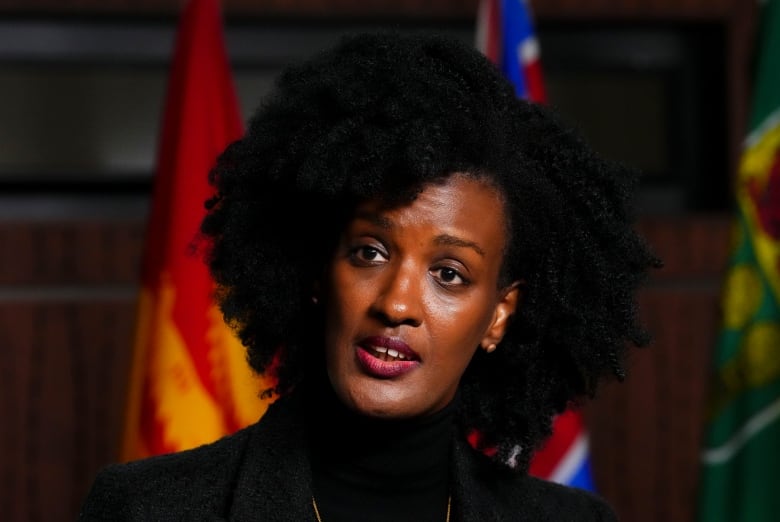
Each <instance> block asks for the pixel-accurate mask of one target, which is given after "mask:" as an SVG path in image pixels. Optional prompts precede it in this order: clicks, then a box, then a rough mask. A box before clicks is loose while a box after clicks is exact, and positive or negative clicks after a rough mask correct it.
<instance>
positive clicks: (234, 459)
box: [79, 426, 255, 520]
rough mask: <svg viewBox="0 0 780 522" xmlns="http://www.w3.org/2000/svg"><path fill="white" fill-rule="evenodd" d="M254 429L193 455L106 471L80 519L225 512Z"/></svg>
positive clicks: (94, 486) (194, 451)
mask: <svg viewBox="0 0 780 522" xmlns="http://www.w3.org/2000/svg"><path fill="white" fill-rule="evenodd" d="M253 429H255V428H254V426H250V427H248V428H244V429H242V430H239V431H238V432H236V433H234V434H232V435H229V436H226V437H223V438H221V439H219V440H217V441H215V442H213V443H210V444H205V445H203V446H199V447H197V448H194V449H191V450H186V451H181V452H177V453H170V454H166V455H157V456H154V457H149V458H146V459H141V460H136V461H132V462H127V463H121V464H111V465H109V466H107V467H105V468H104V469H102V470H101V471H100V472H99V473H98V474H97V476H96V478H95V481H94V482H93V484H92V487H91V489H90V491H89V494H88V495H87V498H86V500H85V501H84V504H83V505H82V509H81V512H80V514H79V520H152V519H154V520H166V519H168V520H170V519H174V518H176V517H177V516H178V517H181V516H185V517H192V518H196V517H198V516H200V515H203V516H204V517H207V516H208V514H215V513H220V512H223V511H224V508H225V502H227V501H228V495H227V493H228V490H229V485H230V484H231V483H232V482H233V480H234V476H235V474H236V472H237V470H238V468H239V465H240V462H241V460H242V456H243V453H244V452H245V448H246V445H247V442H248V440H249V439H250V434H251V432H252V430H253Z"/></svg>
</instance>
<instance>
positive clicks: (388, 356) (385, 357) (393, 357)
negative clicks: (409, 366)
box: [365, 346, 413, 362]
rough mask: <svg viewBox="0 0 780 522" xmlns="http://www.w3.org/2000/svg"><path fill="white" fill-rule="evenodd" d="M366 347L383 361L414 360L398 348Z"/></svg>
mask: <svg viewBox="0 0 780 522" xmlns="http://www.w3.org/2000/svg"><path fill="white" fill-rule="evenodd" d="M365 348H366V351H367V352H368V353H370V354H371V355H373V356H374V357H376V358H377V359H379V360H381V361H385V362H393V361H411V360H413V359H412V358H411V357H407V356H406V355H404V354H402V353H400V352H399V351H398V350H394V349H392V348H385V347H384V346H366V347H365Z"/></svg>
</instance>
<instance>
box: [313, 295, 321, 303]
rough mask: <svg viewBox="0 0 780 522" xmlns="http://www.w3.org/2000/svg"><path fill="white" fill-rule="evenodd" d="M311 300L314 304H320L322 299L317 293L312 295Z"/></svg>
mask: <svg viewBox="0 0 780 522" xmlns="http://www.w3.org/2000/svg"><path fill="white" fill-rule="evenodd" d="M311 302H312V304H315V305H316V304H318V303H319V302H320V300H319V299H317V296H316V295H313V296H311Z"/></svg>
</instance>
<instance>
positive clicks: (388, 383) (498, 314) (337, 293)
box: [322, 174, 519, 418]
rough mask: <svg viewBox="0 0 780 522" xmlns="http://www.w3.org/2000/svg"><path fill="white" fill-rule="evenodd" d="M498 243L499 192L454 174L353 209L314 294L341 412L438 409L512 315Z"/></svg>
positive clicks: (512, 296)
mask: <svg viewBox="0 0 780 522" xmlns="http://www.w3.org/2000/svg"><path fill="white" fill-rule="evenodd" d="M505 241H506V233H505V217H504V204H503V200H502V198H501V197H500V195H499V193H498V192H497V191H496V190H495V189H494V188H492V187H491V186H490V185H488V184H486V183H485V182H484V181H480V180H478V179H475V178H470V177H467V176H465V175H462V174H454V175H452V176H450V177H449V178H448V179H447V180H446V182H444V183H442V184H436V185H427V186H426V187H425V188H424V190H423V191H422V192H421V193H420V194H419V196H418V197H417V198H416V199H415V200H414V201H413V202H412V203H410V204H408V205H406V206H401V207H396V208H392V209H387V208H383V207H382V205H380V204H378V203H377V202H367V203H364V204H362V205H360V206H359V207H358V208H357V210H356V212H355V216H354V217H353V219H352V220H351V221H350V222H349V223H348V224H347V227H346V229H345V231H344V233H343V235H342V237H341V239H340V242H339V245H338V247H337V249H336V252H335V255H334V257H333V259H332V261H331V264H330V266H329V268H328V271H327V274H326V278H325V281H324V283H325V284H324V285H323V286H324V288H323V290H324V295H323V296H322V297H323V305H324V306H325V313H326V326H325V332H326V337H325V343H326V361H327V371H328V375H329V377H330V381H331V383H332V385H333V388H334V389H335V391H336V394H337V395H338V396H339V398H340V399H341V400H342V402H344V403H345V404H346V405H347V406H349V407H350V408H352V409H353V410H355V411H357V412H360V413H363V414H365V415H370V416H376V417H388V418H403V417H413V416H420V415H427V414H431V413H433V412H436V411H437V410H439V409H441V408H442V407H444V406H445V405H447V404H448V403H449V402H450V401H451V400H452V399H453V397H454V396H455V392H456V390H457V387H458V383H459V381H460V378H461V376H462V375H463V372H464V371H465V369H466V366H467V365H468V364H469V361H470V360H471V358H472V356H473V355H474V353H475V351H476V350H477V349H478V348H479V347H480V346H481V347H482V348H489V347H491V345H495V344H497V343H498V342H499V341H500V340H501V338H502V337H503V335H504V331H505V328H506V325H507V320H508V319H509V316H510V315H511V314H512V313H514V311H515V307H516V306H517V300H518V292H519V290H518V286H517V284H513V285H511V286H510V287H508V288H505V289H499V288H498V279H499V271H500V269H501V263H502V255H503V250H504V244H505ZM492 347H493V348H494V347H495V346H492Z"/></svg>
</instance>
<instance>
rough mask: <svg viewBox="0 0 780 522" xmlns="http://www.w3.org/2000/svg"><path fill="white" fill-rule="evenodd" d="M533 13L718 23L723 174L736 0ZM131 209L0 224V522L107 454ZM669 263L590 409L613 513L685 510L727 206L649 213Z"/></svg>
mask: <svg viewBox="0 0 780 522" xmlns="http://www.w3.org/2000/svg"><path fill="white" fill-rule="evenodd" d="M533 4H534V6H533V7H534V10H535V13H536V16H537V18H538V19H539V20H540V21H542V22H543V21H545V20H558V19H566V20H570V21H575V22H581V23H583V24H587V23H591V22H593V21H598V20H604V19H609V20H612V21H616V22H618V23H619V22H620V21H627V22H629V21H633V22H635V21H638V20H639V21H650V22H658V23H666V22H669V21H679V20H708V21H711V22H713V23H718V24H722V25H723V27H724V28H725V30H726V31H727V34H728V42H727V51H726V53H727V56H725V57H724V59H725V60H726V63H727V73H728V74H727V75H726V77H727V80H726V81H727V85H726V89H727V93H728V100H729V106H728V119H729V126H728V127H729V138H728V141H729V147H730V154H729V161H730V163H731V167H730V171H732V172H733V165H734V164H735V163H736V160H737V157H738V151H739V143H740V140H741V136H742V134H743V131H744V122H745V115H746V107H747V104H748V63H749V53H750V42H751V38H752V31H753V27H754V25H755V24H754V15H755V13H754V10H753V8H752V5H751V4H752V2H748V1H746V0H537V1H535V2H533ZM180 5H181V1H179V0H145V1H137V2H130V1H122V0H70V1H65V0H27V1H24V0H16V1H14V0H1V1H0V17H8V18H13V17H24V16H30V15H38V14H41V13H43V14H50V15H57V16H59V15H84V14H86V15H96V14H97V15H102V14H109V15H112V16H117V15H125V14H127V15H137V14H148V13H153V14H160V13H163V14H166V13H167V14H171V15H173V14H175V13H176V11H177V10H178V9H179V7H180ZM225 8H226V14H227V16H232V17H241V16H244V15H248V16H249V15H251V16H258V15H269V16H270V15H274V16H278V15H282V16H286V17H295V16H301V17H317V16H324V15H328V16H344V15H349V16H384V15H392V16H419V17H426V18H433V19H438V18H441V19H442V20H444V19H447V18H449V17H460V18H462V17H468V16H473V14H474V13H475V10H476V1H475V0H452V1H446V0H428V1H425V0H373V1H368V0H362V1H361V0H334V1H329V2H326V1H324V0H321V1H317V0H297V1H294V0H286V1H285V0H276V1H273V0H267V1H251V0H232V1H227V2H226V3H225ZM144 226H145V224H144V222H143V219H141V218H127V219H111V220H100V219H89V218H85V217H83V216H82V217H78V216H75V217H74V218H73V219H66V220H62V219H57V220H46V219H35V220H25V219H11V218H5V219H3V220H2V221H0V382H1V383H2V388H1V389H2V392H0V419H2V420H1V421H0V426H1V427H0V518H2V519H3V520H8V521H38V520H45V521H59V520H62V521H65V520H73V519H75V517H76V514H77V512H78V507H79V504H80V502H81V500H82V499H83V497H84V495H85V493H86V491H87V488H88V486H89V484H90V482H91V480H92V478H93V477H94V474H95V472H96V471H97V470H98V469H99V468H100V467H101V466H102V465H104V464H106V463H108V462H110V461H112V460H114V459H115V458H116V449H117V443H118V440H119V432H120V429H121V419H122V406H123V403H124V393H125V386H126V384H127V383H126V374H127V369H128V364H129V359H130V348H131V342H132V334H133V326H134V311H135V298H136V290H137V286H138V264H139V258H140V251H141V247H142V244H143V236H144ZM640 226H641V229H642V231H643V232H644V233H645V234H646V236H647V237H648V239H649V241H650V243H651V245H653V247H654V248H655V250H656V251H657V252H658V254H659V255H660V256H661V257H662V258H663V259H664V260H665V262H666V267H665V268H664V269H663V270H661V271H659V272H658V273H656V274H654V276H653V277H652V278H651V280H650V281H649V282H648V284H647V285H646V288H645V289H644V290H643V291H642V294H641V304H642V308H643V316H644V317H645V319H646V321H647V323H648V326H649V328H650V330H651V331H652V332H653V334H654V342H653V344H652V346H650V347H648V348H646V349H643V350H641V351H636V352H635V355H634V357H633V359H632V362H631V366H630V368H629V378H628V380H627V381H626V382H625V383H623V384H611V385H609V386H606V387H605V388H604V389H602V390H601V392H600V393H599V395H598V397H597V400H596V401H595V402H593V403H592V404H590V405H589V406H588V407H587V408H586V415H587V420H588V427H589V431H590V435H591V454H592V459H593V466H594V474H595V480H596V483H597V487H598V489H599V491H600V492H601V494H603V496H605V497H606V498H607V499H608V500H609V502H610V503H612V504H613V505H614V506H615V508H616V510H617V511H618V513H619V515H620V517H621V520H623V521H627V522H650V521H657V520H665V521H673V522H690V521H692V520H694V513H695V506H696V503H695V499H696V490H697V483H698V450H699V442H700V437H701V434H702V427H703V422H704V419H703V411H704V403H705V399H706V389H707V378H708V365H709V362H710V353H711V350H712V349H713V346H714V340H715V337H716V334H717V329H718V324H719V294H720V285H721V279H722V276H723V274H724V269H725V266H726V263H727V257H728V251H729V237H728V236H729V230H730V227H731V221H730V216H729V215H728V213H727V212H724V213H716V214H696V215H675V216H666V217H653V218H649V217H648V218H643V219H642V220H641V224H640Z"/></svg>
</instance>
